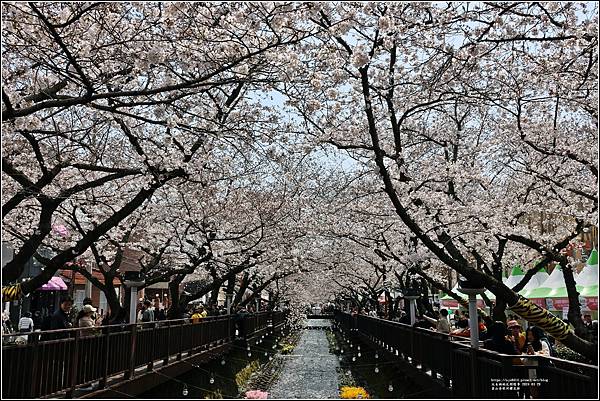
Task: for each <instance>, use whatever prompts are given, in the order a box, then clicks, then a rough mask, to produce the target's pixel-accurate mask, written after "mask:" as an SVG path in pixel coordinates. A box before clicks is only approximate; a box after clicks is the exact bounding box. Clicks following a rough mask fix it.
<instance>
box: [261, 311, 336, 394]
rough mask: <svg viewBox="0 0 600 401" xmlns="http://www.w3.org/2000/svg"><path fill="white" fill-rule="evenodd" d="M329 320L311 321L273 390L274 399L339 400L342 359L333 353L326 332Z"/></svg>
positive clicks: (288, 356)
mask: <svg viewBox="0 0 600 401" xmlns="http://www.w3.org/2000/svg"><path fill="white" fill-rule="evenodd" d="M330 325H331V322H330V321H329V320H318V319H314V320H313V319H311V320H308V322H307V326H308V327H307V330H304V333H303V334H302V337H301V338H300V341H299V342H298V345H297V346H296V348H295V349H294V351H293V353H292V354H290V355H286V356H284V357H285V359H286V361H285V364H284V366H283V369H282V371H281V374H280V376H279V380H278V381H277V382H276V383H275V384H274V385H273V387H272V388H271V391H270V394H269V396H270V398H313V399H319V398H320V399H323V398H338V397H339V394H338V388H339V383H338V374H337V368H338V367H339V362H338V358H337V357H336V356H335V355H332V354H330V353H329V341H328V340H327V335H326V331H325V330H322V329H320V328H323V327H329V326H330Z"/></svg>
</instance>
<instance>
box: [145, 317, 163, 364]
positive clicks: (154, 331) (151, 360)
mask: <svg viewBox="0 0 600 401" xmlns="http://www.w3.org/2000/svg"><path fill="white" fill-rule="evenodd" d="M142 327H143V326H142ZM157 343H158V341H156V324H153V327H152V341H150V344H153V345H154V346H153V347H150V348H151V350H150V354H151V355H152V356H151V357H150V363H149V364H148V366H147V367H146V370H147V371H148V372H151V371H152V369H154V360H155V359H156V352H157V349H160V348H159V347H157V346H156V344H157Z"/></svg>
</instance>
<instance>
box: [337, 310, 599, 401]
mask: <svg viewBox="0 0 600 401" xmlns="http://www.w3.org/2000/svg"><path fill="white" fill-rule="evenodd" d="M335 322H336V326H337V327H338V328H339V329H340V330H341V331H342V332H343V333H345V335H347V336H351V337H354V338H358V339H360V340H362V341H364V342H366V343H368V344H369V345H371V346H373V347H375V348H378V349H381V350H382V351H383V352H387V353H388V354H389V355H391V356H393V357H394V358H395V359H396V361H397V362H398V365H399V366H400V367H401V369H402V370H403V372H404V373H405V374H407V375H408V376H410V377H411V378H412V379H413V380H415V381H416V382H417V383H419V384H420V385H422V386H423V387H425V388H429V389H430V390H429V393H430V395H431V396H432V397H440V398H458V399H461V398H516V396H517V393H516V392H515V391H514V390H504V389H503V388H505V387H507V383H510V382H509V381H507V380H511V379H513V380H515V379H516V380H520V379H521V378H528V377H529V375H528V373H529V372H528V371H527V370H529V369H534V370H535V371H536V378H537V379H538V382H539V383H540V387H539V389H540V391H541V393H540V394H541V397H544V398H576V399H579V398H592V399H597V398H598V367H597V366H593V365H586V364H582V363H577V362H570V361H566V360H563V359H558V358H552V357H541V356H525V355H523V357H524V358H534V359H537V360H538V366H530V365H528V366H525V365H523V364H521V363H520V358H521V357H518V358H516V357H515V356H514V355H505V354H499V353H496V352H493V351H488V350H485V349H474V348H471V347H470V346H469V343H468V342H466V341H464V340H460V339H457V338H455V337H453V336H450V335H448V334H444V333H438V332H435V331H432V330H427V329H421V328H414V327H412V326H410V325H406V324H402V323H398V322H393V321H389V320H384V319H379V318H375V317H369V316H364V315H357V316H352V315H350V314H348V313H343V312H339V311H338V312H336V314H335Z"/></svg>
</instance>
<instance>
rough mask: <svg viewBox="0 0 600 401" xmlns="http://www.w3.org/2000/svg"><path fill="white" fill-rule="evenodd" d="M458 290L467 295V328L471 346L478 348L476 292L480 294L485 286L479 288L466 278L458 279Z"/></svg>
mask: <svg viewBox="0 0 600 401" xmlns="http://www.w3.org/2000/svg"><path fill="white" fill-rule="evenodd" d="M458 291H459V292H462V293H463V294H467V295H468V296H469V328H470V330H471V347H472V348H474V349H478V348H479V321H478V319H477V294H482V293H483V292H484V291H485V288H480V287H478V286H477V285H475V284H474V283H473V282H470V281H468V280H458Z"/></svg>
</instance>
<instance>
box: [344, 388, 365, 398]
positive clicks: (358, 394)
mask: <svg viewBox="0 0 600 401" xmlns="http://www.w3.org/2000/svg"><path fill="white" fill-rule="evenodd" d="M340 398H344V399H357V398H369V394H368V393H367V392H366V390H365V389H364V388H362V387H348V386H344V387H342V388H341V394H340Z"/></svg>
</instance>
